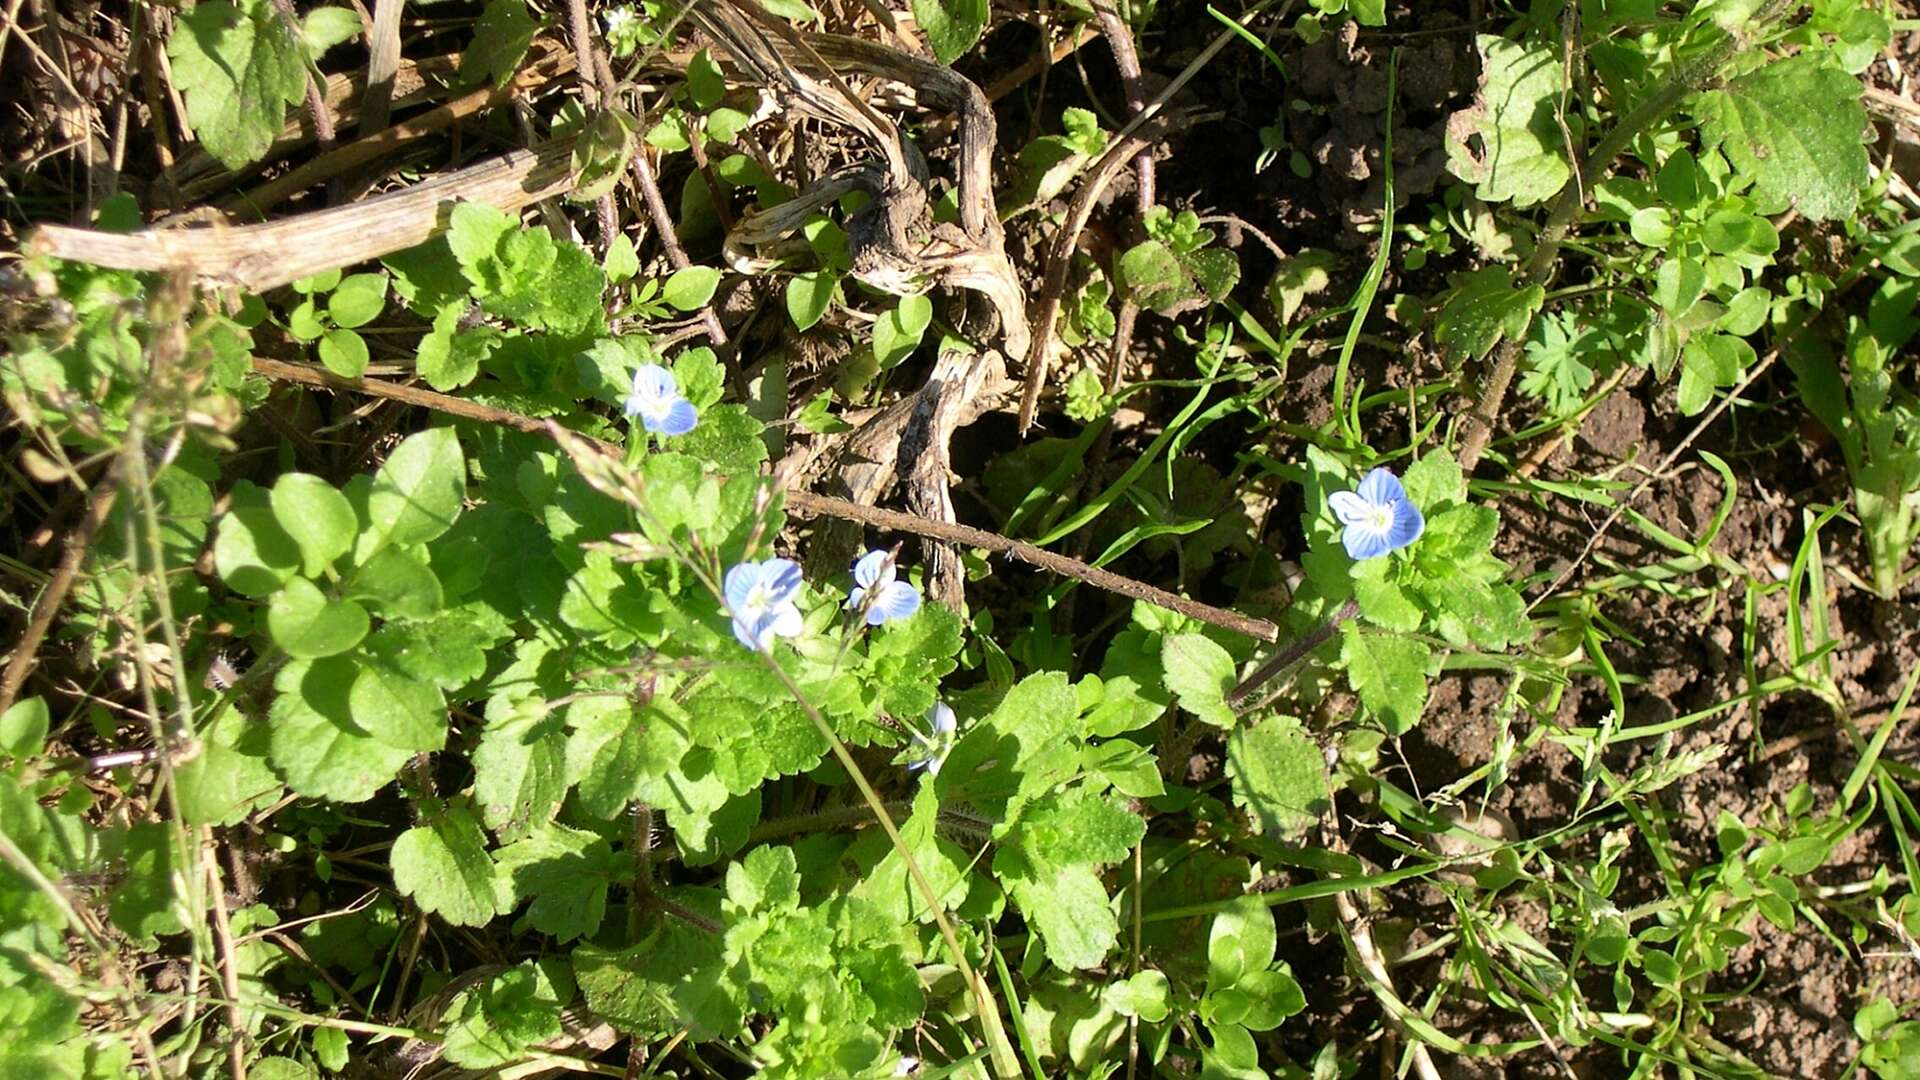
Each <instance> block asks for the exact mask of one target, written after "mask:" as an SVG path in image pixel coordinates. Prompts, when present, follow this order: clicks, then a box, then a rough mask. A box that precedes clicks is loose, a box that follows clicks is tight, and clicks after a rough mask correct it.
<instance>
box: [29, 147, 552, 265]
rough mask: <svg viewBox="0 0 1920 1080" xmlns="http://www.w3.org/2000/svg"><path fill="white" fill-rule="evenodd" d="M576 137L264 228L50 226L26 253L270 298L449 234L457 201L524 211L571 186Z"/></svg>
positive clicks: (38, 233)
mask: <svg viewBox="0 0 1920 1080" xmlns="http://www.w3.org/2000/svg"><path fill="white" fill-rule="evenodd" d="M572 152H573V140H571V139H556V140H553V141H551V142H547V143H543V144H541V145H540V146H538V147H535V148H533V149H531V150H514V151H511V152H509V153H507V154H504V155H502V156H500V157H497V158H494V159H492V160H490V161H486V162H482V163H481V164H478V165H474V166H471V167H469V168H465V169H461V170H459V171H458V172H453V173H448V174H446V175H445V176H440V177H436V178H434V179H432V180H428V181H426V182H425V183H421V184H416V185H414V186H413V187H410V188H406V189H405V190H402V191H395V192H391V193H389V194H386V195H381V196H378V197H376V198H372V199H368V200H366V201H364V202H357V203H350V204H348V205H345V206H339V207H333V208H330V209H327V210H318V211H314V212H313V213H308V214H297V215H295V216H293V217H288V218H282V219H280V220H278V221H272V222H268V223H266V224H261V225H239V226H231V227H229V226H215V227H213V228H207V229H159V228H155V229H146V230H143V231H141V232H137V233H109V232H101V231H98V230H95V229H75V228H69V227H66V226H61V225H44V226H41V227H40V228H38V229H35V230H34V231H33V232H31V233H28V234H27V239H26V243H25V245H24V248H25V250H26V251H27V252H28V253H30V254H38V255H51V256H53V257H55V258H60V259H68V260H72V261H75V262H88V263H94V264H95V265H98V266H110V267H113V268H115V269H118V270H156V271H170V270H180V271H185V272H187V273H190V274H192V275H194V276H195V277H196V278H197V279H198V280H199V282H200V284H202V285H203V286H238V287H240V288H242V289H246V290H248V291H249V292H264V291H266V290H268V289H272V288H276V287H278V286H281V285H285V284H287V283H288V282H291V281H297V280H299V279H300V278H303V277H307V276H309V275H311V274H316V273H319V272H320V271H322V270H331V269H334V268H336V267H341V266H351V265H353V264H354V263H360V262H366V261H367V260H369V259H377V258H380V257H381V256H383V255H389V254H392V253H393V252H396V251H400V250H403V249H405V248H409V247H412V246H413V245H415V244H418V243H420V242H422V241H424V240H427V239H429V238H430V237H432V236H433V235H434V234H435V233H438V232H440V231H441V230H443V229H445V228H446V224H447V215H448V214H449V213H451V212H452V210H453V206H454V204H455V203H459V202H477V203H484V204H486V205H488V206H493V207H497V208H499V209H501V210H507V211H514V210H518V209H520V208H521V207H523V206H526V205H527V204H529V203H532V202H536V201H538V200H540V199H544V198H547V197H549V196H552V195H557V194H560V193H561V192H564V191H566V190H567V188H568V187H569V186H570V185H571V184H572V182H573V178H572V174H571V168H570V163H569V156H570V155H571V154H572Z"/></svg>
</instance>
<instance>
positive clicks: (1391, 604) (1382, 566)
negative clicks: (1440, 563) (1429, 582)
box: [1348, 503, 1425, 633]
mask: <svg viewBox="0 0 1920 1080" xmlns="http://www.w3.org/2000/svg"><path fill="white" fill-rule="evenodd" d="M1416 505H1418V504H1417V503H1416ZM1422 539H1423V540H1424V539H1425V538H1424V537H1422ZM1392 566H1393V564H1392V560H1389V559H1362V560H1360V561H1359V562H1356V563H1354V564H1353V569H1352V570H1350V571H1349V572H1348V573H1349V576H1350V577H1351V579H1352V581H1353V598H1354V600H1355V601H1356V602H1358V603H1359V605H1360V614H1361V615H1363V616H1365V617H1366V620H1367V621H1368V622H1370V623H1372V624H1374V625H1375V626H1379V627H1382V628H1385V629H1388V630H1397V631H1400V632H1401V633H1412V632H1413V631H1415V630H1418V629H1420V618H1421V615H1422V614H1423V612H1422V611H1421V609H1420V605H1419V604H1417V603H1415V602H1414V600H1413V598H1412V597H1411V596H1408V595H1407V591H1406V590H1405V589H1403V588H1401V587H1400V583H1399V582H1397V581H1395V580H1393V576H1392Z"/></svg>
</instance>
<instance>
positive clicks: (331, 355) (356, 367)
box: [319, 330, 371, 379]
mask: <svg viewBox="0 0 1920 1080" xmlns="http://www.w3.org/2000/svg"><path fill="white" fill-rule="evenodd" d="M319 353H320V362H321V363H322V364H325V365H326V366H327V370H328V371H331V372H333V373H334V374H335V375H338V376H340V377H341V378H344V379H357V378H359V377H360V376H362V375H364V374H366V372H367V362H368V361H369V360H370V359H371V356H370V355H369V354H368V352H367V341H366V339H365V338H363V337H361V336H360V335H359V334H357V333H355V332H354V331H352V330H328V331H327V332H326V333H324V334H322V335H320V345H319Z"/></svg>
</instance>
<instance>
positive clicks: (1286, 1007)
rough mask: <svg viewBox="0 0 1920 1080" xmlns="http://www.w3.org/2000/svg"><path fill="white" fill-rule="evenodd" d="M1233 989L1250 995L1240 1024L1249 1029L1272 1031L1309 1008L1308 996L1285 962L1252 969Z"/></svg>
mask: <svg viewBox="0 0 1920 1080" xmlns="http://www.w3.org/2000/svg"><path fill="white" fill-rule="evenodd" d="M1233 988H1234V989H1235V990H1237V991H1239V992H1240V993H1242V994H1245V995H1246V996H1247V1011H1246V1013H1244V1014H1243V1015H1242V1016H1241V1017H1240V1026H1241V1027H1243V1028H1246V1029H1247V1030H1248V1031H1272V1030H1273V1029H1274V1028H1277V1027H1279V1026H1280V1024H1281V1022H1282V1021H1284V1020H1285V1019H1286V1018H1287V1017H1289V1016H1292V1015H1294V1014H1295V1013H1298V1012H1300V1011H1301V1010H1302V1009H1305V1008H1306V1007H1307V995H1306V994H1305V992H1303V991H1302V990H1301V989H1300V983H1299V982H1298V981H1296V980H1295V979H1294V977H1293V973H1292V972H1291V971H1289V970H1288V969H1287V965H1285V964H1281V965H1280V966H1278V967H1273V968H1268V969H1266V970H1265V971H1250V972H1248V973H1247V974H1245V975H1242V976H1241V977H1240V981H1238V982H1236V983H1234V985H1233Z"/></svg>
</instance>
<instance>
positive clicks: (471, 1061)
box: [442, 958, 573, 1070]
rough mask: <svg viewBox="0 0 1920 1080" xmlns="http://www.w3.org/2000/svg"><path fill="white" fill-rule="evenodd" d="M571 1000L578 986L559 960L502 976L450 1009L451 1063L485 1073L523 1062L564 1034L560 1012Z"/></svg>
mask: <svg viewBox="0 0 1920 1080" xmlns="http://www.w3.org/2000/svg"><path fill="white" fill-rule="evenodd" d="M572 997H573V980H572V979H571V977H570V976H568V975H567V973H566V964H565V961H562V960H559V959H558V958H548V959H546V960H542V961H540V962H538V963H535V962H534V961H531V960H527V961H523V962H522V963H521V964H520V965H519V966H518V967H511V968H508V969H507V970H505V971H502V972H500V973H499V974H497V975H495V976H493V977H492V978H490V979H488V980H486V981H485V982H484V983H482V984H480V986H479V987H477V988H475V989H473V990H468V991H465V992H463V993H461V994H459V995H457V996H455V997H454V999H453V1000H452V1001H451V1002H449V1003H448V1004H447V1015H448V1016H449V1017H450V1018H451V1022H450V1023H449V1024H448V1025H447V1035H446V1041H445V1042H444V1043H443V1044H442V1045H443V1046H444V1047H445V1050H446V1055H447V1060H448V1061H451V1062H453V1063H454V1064H455V1065H459V1066H461V1067H463V1068H467V1069H482V1070H495V1069H498V1068H499V1067H500V1066H502V1065H506V1064H509V1063H511V1062H514V1061H518V1060H519V1059H520V1058H521V1057H522V1055H524V1054H525V1053H526V1050H527V1048H528V1047H530V1046H532V1045H534V1044H535V1043H540V1042H545V1041H547V1040H549V1039H552V1038H554V1037H555V1036H558V1035H559V1034H560V1007H561V1006H563V1005H565V1004H566V1003H567V1002H568V1000H570V999H571V998H572Z"/></svg>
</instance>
